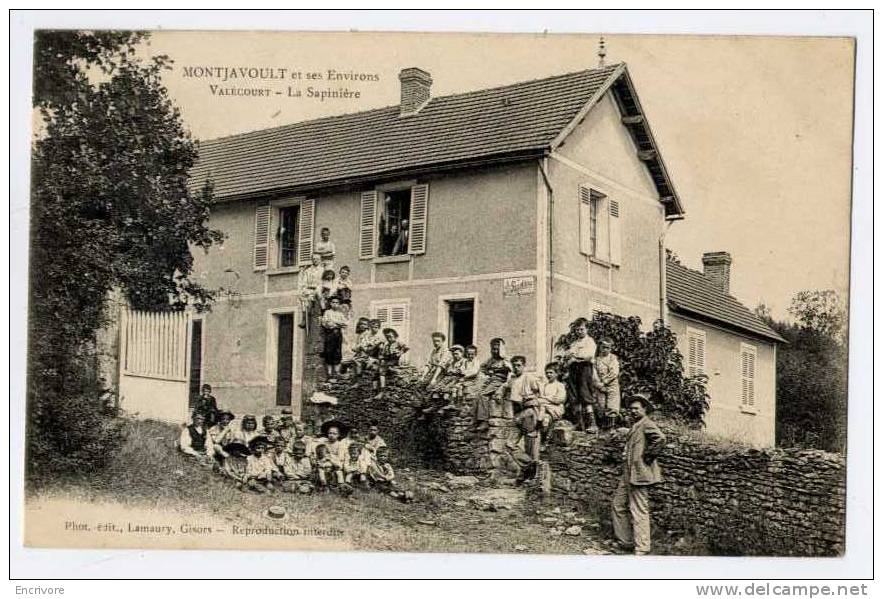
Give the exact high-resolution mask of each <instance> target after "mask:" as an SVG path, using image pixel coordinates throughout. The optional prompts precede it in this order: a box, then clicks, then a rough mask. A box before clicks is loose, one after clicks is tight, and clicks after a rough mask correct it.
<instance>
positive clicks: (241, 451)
mask: <svg viewBox="0 0 883 599" xmlns="http://www.w3.org/2000/svg"><path fill="white" fill-rule="evenodd" d="M224 451H226V452H227V453H229V454H230V455H231V456H234V457H239V458H244V457H245V456H247V455H249V454H250V453H251V452H250V451H249V450H248V446H247V445H246V444H245V443H240V442H239V441H234V442H232V443H227V444H226V445H224Z"/></svg>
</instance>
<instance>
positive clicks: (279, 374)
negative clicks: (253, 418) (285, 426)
mask: <svg viewBox="0 0 883 599" xmlns="http://www.w3.org/2000/svg"><path fill="white" fill-rule="evenodd" d="M276 327H277V330H276V405H277V406H291V384H292V370H293V367H294V314H290V313H289V314H277V315H276Z"/></svg>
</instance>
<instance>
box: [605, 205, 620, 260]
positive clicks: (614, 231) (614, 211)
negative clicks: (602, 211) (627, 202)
mask: <svg viewBox="0 0 883 599" xmlns="http://www.w3.org/2000/svg"><path fill="white" fill-rule="evenodd" d="M609 204H610V206H609V210H608V213H609V214H610V263H611V264H615V265H616V266H619V265H620V263H621V262H622V231H621V230H620V228H619V227H620V223H621V222H622V221H620V220H619V202H618V201H617V200H610V202H609Z"/></svg>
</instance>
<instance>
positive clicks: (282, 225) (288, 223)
mask: <svg viewBox="0 0 883 599" xmlns="http://www.w3.org/2000/svg"><path fill="white" fill-rule="evenodd" d="M298 211H299V206H286V207H284V208H280V209H279V230H278V231H277V233H276V237H277V238H278V239H279V266H283V267H284V266H297V224H298V218H297V217H298Z"/></svg>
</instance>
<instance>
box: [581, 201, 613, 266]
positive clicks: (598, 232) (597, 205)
mask: <svg viewBox="0 0 883 599" xmlns="http://www.w3.org/2000/svg"><path fill="white" fill-rule="evenodd" d="M619 212H620V205H619V201H618V200H615V199H611V198H610V197H608V196H606V195H604V194H603V193H601V192H600V191H597V190H595V189H591V188H589V187H586V186H584V185H580V187H579V251H580V252H582V253H583V254H585V255H586V256H591V257H592V258H594V259H596V260H599V261H601V262H606V263H609V264H612V265H616V266H618V265H619V264H620V262H621V261H622V259H621V254H622V239H621V237H622V234H621V229H620V215H619Z"/></svg>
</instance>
